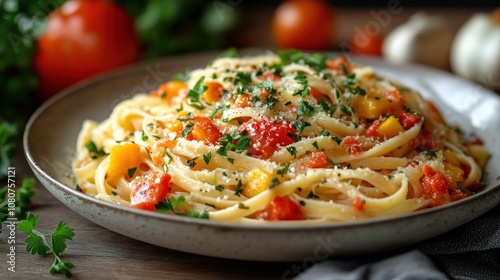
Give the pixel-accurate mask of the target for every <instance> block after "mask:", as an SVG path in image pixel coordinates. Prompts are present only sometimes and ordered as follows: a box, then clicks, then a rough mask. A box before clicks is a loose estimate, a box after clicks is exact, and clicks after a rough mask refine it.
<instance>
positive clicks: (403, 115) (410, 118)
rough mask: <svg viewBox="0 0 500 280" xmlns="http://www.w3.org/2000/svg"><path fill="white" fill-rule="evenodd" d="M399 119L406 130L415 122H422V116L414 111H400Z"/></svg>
mask: <svg viewBox="0 0 500 280" xmlns="http://www.w3.org/2000/svg"><path fill="white" fill-rule="evenodd" d="M398 119H399V122H400V123H401V125H403V128H404V129H405V130H408V129H410V128H412V127H413V126H414V125H415V124H417V123H418V122H420V120H421V117H420V116H419V115H415V114H413V113H408V112H405V111H400V112H399V114H398Z"/></svg>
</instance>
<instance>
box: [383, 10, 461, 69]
mask: <svg viewBox="0 0 500 280" xmlns="http://www.w3.org/2000/svg"><path fill="white" fill-rule="evenodd" d="M454 33H455V31H454V29H453V28H452V27H451V26H450V24H449V23H448V22H447V20H446V19H445V18H444V17H441V16H430V15H427V14H425V13H417V14H415V15H413V16H412V17H410V19H409V20H408V21H407V22H406V23H404V24H402V25H400V26H398V27H396V28H395V29H394V30H392V31H391V32H390V33H389V34H388V35H387V37H386V38H385V40H384V44H383V46H382V53H383V55H384V57H385V58H386V59H387V60H389V61H393V62H397V63H405V62H413V63H419V64H424V65H428V66H431V67H435V68H440V69H444V70H447V69H449V56H450V55H449V52H450V47H451V43H452V41H453V36H454Z"/></svg>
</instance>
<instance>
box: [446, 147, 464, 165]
mask: <svg viewBox="0 0 500 280" xmlns="http://www.w3.org/2000/svg"><path fill="white" fill-rule="evenodd" d="M443 156H444V161H446V162H447V163H449V164H451V165H454V166H456V167H460V161H459V160H458V157H457V155H456V154H455V152H453V151H450V150H445V151H444V152H443Z"/></svg>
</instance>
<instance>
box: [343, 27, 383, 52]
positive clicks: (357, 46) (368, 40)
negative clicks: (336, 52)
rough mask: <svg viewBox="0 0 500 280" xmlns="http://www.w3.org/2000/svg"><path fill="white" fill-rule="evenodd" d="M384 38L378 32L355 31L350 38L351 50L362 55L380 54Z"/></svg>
mask: <svg viewBox="0 0 500 280" xmlns="http://www.w3.org/2000/svg"><path fill="white" fill-rule="evenodd" d="M383 41H384V38H383V37H382V35H380V34H375V35H373V34H366V33H363V32H357V33H356V34H354V36H353V37H352V39H351V49H350V50H351V52H353V53H355V54H362V55H374V56H381V55H382V43H383Z"/></svg>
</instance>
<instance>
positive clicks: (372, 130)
mask: <svg viewBox="0 0 500 280" xmlns="http://www.w3.org/2000/svg"><path fill="white" fill-rule="evenodd" d="M379 127H380V124H379V122H378V121H375V122H373V124H372V125H370V126H369V127H368V128H367V129H366V131H365V135H366V136H368V137H376V138H377V137H378V136H379V135H378V133H377V131H378V128H379Z"/></svg>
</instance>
